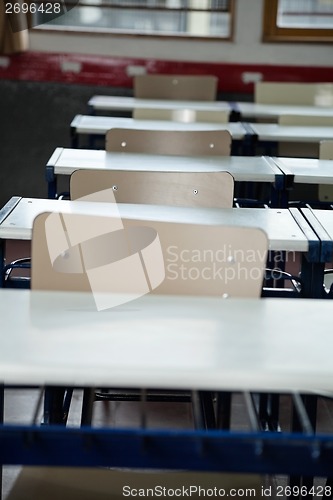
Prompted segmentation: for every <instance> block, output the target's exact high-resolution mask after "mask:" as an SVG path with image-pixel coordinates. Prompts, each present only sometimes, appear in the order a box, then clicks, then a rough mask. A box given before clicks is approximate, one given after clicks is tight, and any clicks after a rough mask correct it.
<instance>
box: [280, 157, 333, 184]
mask: <svg viewBox="0 0 333 500" xmlns="http://www.w3.org/2000/svg"><path fill="white" fill-rule="evenodd" d="M273 160H274V161H275V163H276V164H277V166H278V167H279V168H280V169H281V170H282V172H284V173H285V174H287V175H288V174H292V175H293V176H294V182H295V183H303V184H333V160H317V159H314V158H283V157H279V158H273Z"/></svg>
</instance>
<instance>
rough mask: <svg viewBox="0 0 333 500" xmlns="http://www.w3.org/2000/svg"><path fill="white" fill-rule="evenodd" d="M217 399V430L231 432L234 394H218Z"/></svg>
mask: <svg viewBox="0 0 333 500" xmlns="http://www.w3.org/2000/svg"><path fill="white" fill-rule="evenodd" d="M216 398H217V399H216V425H217V428H218V429H225V430H230V424H231V401H232V393H231V392H218V393H217V396H216Z"/></svg>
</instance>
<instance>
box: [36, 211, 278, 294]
mask: <svg viewBox="0 0 333 500" xmlns="http://www.w3.org/2000/svg"><path fill="white" fill-rule="evenodd" d="M118 222H119V221H117V220H116V219H112V218H111V217H106V216H105V217H100V216H91V215H78V214H73V213H70V214H59V213H53V214H50V213H43V214H40V215H38V216H37V217H36V219H35V221H34V224H33V233H32V268H31V271H32V278H31V287H32V289H34V290H67V291H70V290H71V291H92V292H93V294H94V296H95V297H96V296H97V295H98V294H100V296H103V297H105V295H103V293H104V294H105V293H108V294H119V293H120V294H131V295H132V296H134V295H135V294H137V295H138V296H140V295H143V294H145V293H149V292H150V291H152V292H153V293H162V294H177V295H211V296H220V297H221V298H222V297H225V298H226V297H256V298H259V297H260V294H261V290H262V283H263V275H264V268H265V264H266V258H267V248H268V242H267V236H266V234H265V233H264V232H263V231H261V230H259V229H257V228H249V227H229V226H220V225H208V224H183V223H171V222H161V221H149V222H148V221H147V222H143V221H142V220H135V219H123V220H122V221H121V222H122V224H123V228H122V229H121V230H116V231H112V230H111V231H110V228H112V227H116V226H117V223H118ZM114 224H115V225H116V226H113V225H114ZM96 228H97V229H96ZM70 242H73V244H72V245H71V243H70ZM52 245H54V247H53V246H52ZM51 254H52V258H51V257H50V255H51ZM101 294H102V295H101ZM100 296H99V298H100ZM95 300H96V298H95Z"/></svg>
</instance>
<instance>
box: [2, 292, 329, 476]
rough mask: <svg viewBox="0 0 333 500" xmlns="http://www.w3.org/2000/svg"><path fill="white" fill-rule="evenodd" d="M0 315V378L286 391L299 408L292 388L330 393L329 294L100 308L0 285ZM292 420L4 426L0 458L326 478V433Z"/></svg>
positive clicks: (71, 296)
mask: <svg viewBox="0 0 333 500" xmlns="http://www.w3.org/2000/svg"><path fill="white" fill-rule="evenodd" d="M14 310H15V311H16V312H17V313H16V314H13V311H14ZM239 311H242V314H239ZM0 315H1V322H2V323H1V324H2V331H3V332H5V333H8V334H7V335H1V336H0V382H1V383H2V384H5V385H11V384H14V385H15V384H16V385H20V386H22V384H23V386H28V385H39V386H44V385H48V386H52V385H57V386H59V385H64V386H67V387H68V386H73V387H84V386H94V387H96V386H100V387H118V388H124V387H128V386H131V387H136V388H145V387H149V388H159V389H164V388H167V389H179V388H181V389H184V388H185V389H187V390H192V389H194V390H203V391H205V390H208V391H232V392H234V391H240V392H244V393H245V394H248V395H249V396H250V394H249V392H250V391H251V392H252V391H255V392H261V391H264V392H266V391H270V392H277V393H288V394H290V393H291V394H293V395H294V396H293V400H294V402H295V403H297V405H296V406H297V408H298V409H299V410H301V411H300V415H301V417H302V414H303V413H304V411H305V407H304V406H303V405H302V401H301V400H300V399H299V398H297V396H298V394H299V392H300V393H303V394H311V395H314V394H316V395H317V394H324V395H331V394H332V391H333V365H332V359H331V358H332V357H331V352H332V349H333V339H332V335H331V316H332V315H331V304H330V303H329V301H305V300H302V299H301V300H299V301H295V300H292V299H286V300H281V299H267V300H260V299H258V300H255V299H229V300H223V299H219V298H207V297H191V298H190V297H179V296H177V297H173V296H158V295H146V296H144V297H142V298H140V299H138V300H135V301H132V302H129V303H127V304H123V305H122V306H120V307H117V308H111V309H108V310H106V311H104V312H103V313H101V312H97V311H96V310H95V309H94V306H93V302H92V298H91V296H90V294H84V293H70V292H45V291H43V292H36V291H35V292H31V291H27V290H0ZM281 318H287V319H288V328H283V329H281V326H280V325H281ZM268 325H269V327H268ZM291 332H292V334H291ZM101 346H102V349H101ZM331 346H332V349H331ZM247 402H248V407H249V408H250V409H251V410H253V409H254V408H253V406H252V404H251V397H248V398H247ZM301 422H302V425H301V427H302V426H303V431H304V434H303V433H302V431H299V432H297V433H292V432H267V431H264V432H263V431H262V430H261V428H260V426H258V425H257V424H256V420H255V419H254V420H253V421H252V424H251V427H252V428H251V427H250V429H251V430H249V431H241V432H239V431H238V432H237V431H223V430H205V431H201V430H195V431H191V430H179V429H177V430H167V429H163V428H157V429H156V428H155V429H150V428H148V427H146V428H140V427H139V428H135V429H134V428H127V429H126V428H121V429H119V428H118V429H114V428H110V427H109V428H108V429H105V428H94V427H92V428H90V427H85V428H74V427H72V428H70V427H67V428H66V427H64V426H37V425H27V426H17V425H15V424H12V425H3V426H0V440H1V446H0V460H1V464H6V463H10V464H31V465H38V464H43V465H62V466H69V465H79V466H82V465H92V466H108V467H126V468H146V469H148V468H152V469H156V468H157V469H171V470H175V469H188V470H204V471H205V470H212V471H217V470H218V471H220V472H221V471H243V472H249V473H267V474H273V473H276V474H303V475H310V476H314V475H318V476H324V477H325V476H329V475H330V474H331V472H332V460H333V447H332V443H333V436H332V434H322V435H320V434H317V435H315V434H314V432H313V430H312V429H311V425H310V426H309V422H308V420H307V417H306V413H305V416H303V417H302V418H301ZM69 450H70V452H69Z"/></svg>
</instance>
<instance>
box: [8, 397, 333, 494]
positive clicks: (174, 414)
mask: <svg viewBox="0 0 333 500" xmlns="http://www.w3.org/2000/svg"><path fill="white" fill-rule="evenodd" d="M38 395H39V393H38V391H37V390H32V389H31V390H19V389H16V390H6V391H5V421H6V422H15V423H27V422H31V421H32V418H33V415H34V409H35V405H36V403H37V400H38ZM146 408H147V410H148V411H147V420H146V424H147V426H149V427H155V428H156V427H164V428H180V429H181V428H192V427H193V421H192V412H191V406H190V405H189V404H187V403H176V404H175V403H147V404H146ZM280 408H281V410H280V417H281V418H280V424H281V428H282V430H288V429H289V425H290V409H291V403H290V398H289V397H287V396H283V397H281V404H280ZM141 409H142V407H141V405H140V403H138V402H109V403H105V402H97V403H95V404H94V418H93V425H94V426H101V425H105V424H107V425H111V426H115V427H121V426H122V427H126V426H138V427H139V426H140V422H141V413H142V412H141ZM80 412H81V391H74V394H73V399H72V404H71V409H70V414H69V420H68V425H71V426H77V425H78V423H79V420H80ZM318 416H319V418H318V431H319V432H326V431H330V430H331V429H333V402H332V401H331V400H328V399H325V398H321V399H320V400H319V408H318ZM37 421H41V412H39V414H38V417H37ZM232 428H233V429H238V430H246V429H248V428H249V421H248V418H247V412H246V409H245V405H244V400H243V397H242V395H236V396H234V398H233V405H232ZM19 471H20V468H19V467H9V466H6V467H5V468H4V473H3V499H4V500H6V498H7V497H8V493H9V491H10V490H11V488H12V486H13V484H14V482H15V480H16V478H17V475H18V473H19ZM286 481H287V480H286V478H285V477H282V476H279V477H265V478H263V484H265V485H272V487H273V491H275V490H274V488H275V487H276V485H281V484H282V485H285V484H287V482H286ZM320 481H322V480H320ZM271 498H274V496H273V493H272V496H271ZM279 498H281V497H279ZM27 500H30V498H27Z"/></svg>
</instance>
